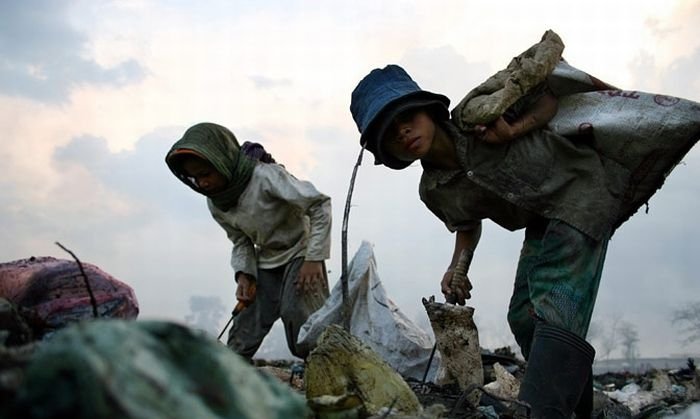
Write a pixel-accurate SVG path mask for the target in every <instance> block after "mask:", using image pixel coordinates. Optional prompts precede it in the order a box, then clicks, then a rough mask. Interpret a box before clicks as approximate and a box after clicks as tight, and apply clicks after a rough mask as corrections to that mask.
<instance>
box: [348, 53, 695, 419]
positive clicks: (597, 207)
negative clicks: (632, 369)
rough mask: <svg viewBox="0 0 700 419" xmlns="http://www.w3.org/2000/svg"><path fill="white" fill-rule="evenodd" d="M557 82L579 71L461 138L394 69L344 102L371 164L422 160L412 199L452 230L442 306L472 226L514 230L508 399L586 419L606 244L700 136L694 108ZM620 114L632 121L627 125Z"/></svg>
mask: <svg viewBox="0 0 700 419" xmlns="http://www.w3.org/2000/svg"><path fill="white" fill-rule="evenodd" d="M557 72H558V73H557ZM562 72H563V73H566V72H569V73H571V72H575V73H576V77H575V79H576V81H577V83H578V84H577V85H576V86H575V89H574V91H573V92H569V94H564V95H562V94H554V93H553V84H554V83H552V85H550V83H549V80H551V78H550V79H548V80H547V81H545V82H543V83H540V84H539V85H538V86H537V87H536V88H533V89H532V90H531V91H529V93H528V94H527V95H525V96H524V97H522V98H521V99H520V100H518V102H517V103H516V104H515V105H513V106H512V107H511V108H509V109H508V111H507V112H505V113H504V114H503V115H502V116H500V117H498V118H497V119H495V120H494V121H493V122H492V123H490V124H488V125H475V126H473V127H471V129H469V130H467V129H463V127H462V125H461V124H459V123H458V122H456V121H455V118H456V115H459V114H458V113H456V111H455V110H453V111H452V119H451V118H450V113H449V112H448V105H449V99H447V98H446V97H445V96H442V95H439V94H435V93H431V92H428V91H424V90H421V89H420V88H419V87H418V85H417V84H416V83H415V82H414V81H413V80H412V79H411V77H410V76H409V75H408V74H407V73H406V72H405V71H404V70H403V69H402V68H401V67H398V66H396V65H389V66H387V67H385V68H383V69H375V70H373V71H372V72H370V73H369V74H368V75H367V76H366V77H365V78H364V79H362V81H360V83H359V84H358V86H357V87H356V88H355V90H354V91H353V93H352V101H351V105H350V110H351V112H352V115H353V118H354V120H355V122H356V124H357V126H358V128H359V131H360V133H361V138H360V142H361V144H362V145H364V146H366V148H367V149H368V150H370V151H371V152H372V153H373V154H374V156H375V159H376V162H377V163H379V164H384V165H386V166H388V167H390V168H392V169H403V168H405V167H407V166H408V165H410V164H411V162H414V161H416V160H420V162H421V165H422V167H423V175H422V178H421V182H420V188H419V189H420V197H421V200H422V201H423V202H424V203H425V205H426V206H427V207H428V208H429V209H430V211H431V212H433V213H434V214H435V215H436V216H437V217H438V218H439V219H440V220H442V221H443V222H444V223H445V225H446V226H447V228H448V229H449V230H450V231H451V232H456V235H455V236H456V239H455V246H454V252H453V254H452V258H451V262H450V264H449V266H448V269H447V272H446V273H445V274H444V275H443V277H442V281H441V288H442V292H443V293H444V294H445V296H446V297H448V301H449V300H450V299H453V300H456V301H457V302H458V303H460V304H464V300H465V298H469V290H470V288H471V284H470V283H469V282H468V281H466V282H459V281H453V280H452V269H453V268H454V266H455V263H456V262H457V260H458V258H459V256H460V254H461V253H462V251H463V250H464V251H466V252H470V253H471V252H473V251H474V249H475V248H476V245H477V243H478V241H479V237H480V234H481V222H482V220H483V219H491V220H492V221H494V222H495V223H497V224H499V225H500V226H502V227H504V228H507V229H509V230H517V229H522V228H524V229H525V241H524V243H523V248H522V252H521V255H520V261H519V265H518V269H517V274H516V278H515V286H514V291H513V295H512V297H511V301H510V305H509V308H508V322H509V325H510V328H511V330H512V332H513V334H514V335H515V338H516V340H517V342H518V344H519V345H520V348H521V350H522V353H523V355H524V356H525V358H526V359H527V360H528V369H527V372H526V375H525V377H524V380H523V382H522V386H521V391H520V395H519V397H520V398H521V399H522V400H524V401H526V402H528V403H529V404H530V405H531V406H532V409H533V410H532V412H533V415H534V417H545V418H555V417H556V418H558V417H562V418H568V417H570V416H571V414H572V413H574V412H575V413H576V414H577V416H579V417H590V412H591V408H592V375H591V364H592V362H593V358H594V355H595V351H594V349H593V347H592V346H591V345H590V344H588V342H586V340H585V337H586V333H587V331H588V327H589V323H590V320H591V314H592V311H593V305H594V302H595V299H596V295H597V292H598V284H599V282H600V275H601V272H602V268H603V261H604V259H605V253H606V249H607V243H608V240H609V238H610V236H611V235H612V233H613V232H614V230H615V229H616V228H617V227H618V226H619V225H620V224H621V223H622V222H624V221H625V220H626V219H627V218H628V217H630V216H631V215H632V214H633V213H634V212H635V211H636V210H637V209H638V208H639V206H640V205H642V204H644V203H645V202H646V201H647V200H648V199H649V197H650V196H651V195H652V194H653V193H654V192H655V191H656V190H657V189H658V188H659V187H660V186H661V184H662V183H663V180H664V178H665V175H667V174H668V172H669V171H670V170H671V169H672V168H673V167H674V166H675V164H677V163H678V161H679V160H680V159H681V158H682V157H683V155H684V154H685V153H686V152H688V150H690V148H691V147H692V146H693V145H694V144H695V143H696V142H697V140H698V138H700V106H699V105H698V104H696V103H693V102H690V101H686V100H681V99H677V98H670V97H667V96H659V95H656V96H655V95H649V94H644V93H638V92H621V91H619V90H614V89H612V88H610V86H607V85H604V84H603V83H602V82H600V81H598V80H597V79H594V78H591V77H590V76H588V75H586V74H585V73H583V72H580V71H577V70H575V69H573V68H572V67H569V66H567V65H566V64H565V63H563V62H562V63H560V64H559V65H558V69H557V70H556V71H555V73H556V74H560V73H562ZM556 74H555V75H556ZM581 80H584V82H581ZM585 80H589V81H590V83H588V84H586V83H585ZM559 81H561V80H559ZM564 84H565V83H564ZM557 86H559V87H561V86H562V84H561V83H560V84H558V85H557ZM577 95H578V96H577ZM611 101H616V102H615V103H612V102H611ZM642 105H643V106H642ZM631 106H636V108H633V109H631V111H630V112H629V113H628V114H630V113H631V114H632V115H633V118H631V119H633V120H635V121H636V122H635V124H634V125H632V124H630V126H624V118H623V117H624V116H625V115H628V114H625V113H624V110H625V109H627V108H626V107H631ZM645 107H646V108H645ZM586 109H593V111H591V112H588V113H586V112H585V110H586ZM606 109H614V111H610V112H618V113H613V114H605V113H606V112H607V111H606ZM581 114H583V117H582V118H577V117H578V116H580V115H581ZM646 117H648V118H649V120H650V122H649V123H648V125H649V126H651V129H646V130H645V129H644V127H643V123H644V121H645V118H646ZM621 121H622V122H621ZM640 121H641V122H640ZM606 124H607V125H606ZM621 124H623V126H620V125H621ZM610 125H612V126H610ZM649 133H653V135H651V134H649ZM647 134H649V135H647ZM469 260H470V259H469Z"/></svg>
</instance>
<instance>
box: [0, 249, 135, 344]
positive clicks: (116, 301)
mask: <svg viewBox="0 0 700 419" xmlns="http://www.w3.org/2000/svg"><path fill="white" fill-rule="evenodd" d="M81 265H82V267H83V269H84V271H85V275H86V276H87V280H88V281H89V283H90V287H91V290H92V293H93V295H94V297H95V302H96V304H97V313H98V316H99V317H110V318H121V319H134V318H136V316H137V315H138V312H139V306H138V302H137V300H136V295H135V294H134V290H133V289H132V288H131V287H130V286H128V285H127V284H125V283H123V282H121V281H119V280H118V279H116V278H114V277H113V276H112V275H110V274H108V273H106V272H104V271H102V270H101V269H100V268H98V267H97V266H95V265H91V264H89V263H81ZM0 297H2V298H5V299H7V300H8V301H10V302H11V303H13V304H15V305H16V306H17V307H19V308H20V309H21V310H22V311H23V314H25V316H26V317H27V318H28V319H29V321H30V322H31V326H32V329H33V330H34V332H35V333H36V334H37V337H41V336H43V335H44V334H46V333H48V332H51V331H53V330H56V329H59V328H62V327H64V326H66V325H67V324H69V323H72V322H75V321H78V320H84V319H91V318H94V314H93V306H92V302H91V297H90V294H89V293H88V291H87V289H86V286H85V279H84V278H83V274H82V272H81V270H80V267H79V265H78V263H76V262H75V261H72V260H63V259H56V258H53V257H31V258H28V259H20V260H15V261H11V262H5V263H0Z"/></svg>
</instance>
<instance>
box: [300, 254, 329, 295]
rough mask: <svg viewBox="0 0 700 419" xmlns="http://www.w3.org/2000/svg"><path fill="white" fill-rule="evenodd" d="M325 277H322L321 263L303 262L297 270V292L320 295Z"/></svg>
mask: <svg viewBox="0 0 700 419" xmlns="http://www.w3.org/2000/svg"><path fill="white" fill-rule="evenodd" d="M325 282H326V277H325V276H324V275H323V262H315V261H310V260H307V261H304V263H303V264H302V265H301V268H300V269H299V277H298V278H297V283H296V287H297V291H302V292H306V293H321V291H322V290H323V288H324V287H325Z"/></svg>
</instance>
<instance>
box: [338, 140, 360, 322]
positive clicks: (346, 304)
mask: <svg viewBox="0 0 700 419" xmlns="http://www.w3.org/2000/svg"><path fill="white" fill-rule="evenodd" d="M364 151H365V146H364V145H363V146H362V149H360V154H359V155H358V156H357V163H355V167H354V168H353V169H352V177H351V178H350V187H349V188H348V196H347V198H346V199H345V212H344V213H343V227H342V231H341V247H342V250H341V252H342V255H341V257H342V261H341V263H342V265H343V266H342V273H341V275H340V283H341V285H342V290H343V328H344V329H345V330H346V331H348V332H349V331H350V316H351V315H352V311H351V307H350V297H349V296H348V293H349V291H348V218H350V202H351V201H352V191H353V189H354V188H355V177H356V176H357V168H358V167H360V164H361V163H362V153H363V152H364Z"/></svg>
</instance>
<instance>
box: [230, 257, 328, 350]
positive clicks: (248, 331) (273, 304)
mask: <svg viewBox="0 0 700 419" xmlns="http://www.w3.org/2000/svg"><path fill="white" fill-rule="evenodd" d="M303 262H304V259H303V258H296V259H293V260H292V261H290V262H289V263H287V264H286V265H283V266H280V267H277V268H273V269H258V277H257V279H256V286H257V289H256V295H255V301H254V302H253V304H251V305H250V306H248V307H247V308H246V309H245V310H243V311H242V312H240V314H238V316H236V318H235V319H234V320H233V325H232V326H231V330H229V334H228V342H227V345H228V347H229V348H231V349H233V350H234V351H235V352H236V353H238V354H239V355H241V356H243V357H245V358H248V359H250V358H252V357H253V355H254V354H255V352H257V350H258V348H260V345H261V344H262V341H263V339H264V338H265V336H267V334H268V333H269V332H270V329H271V328H272V325H273V324H274V323H275V321H277V319H279V318H281V319H282V323H283V324H284V331H285V335H286V338H287V346H288V347H289V350H290V351H291V353H292V354H293V355H294V356H297V357H299V358H306V356H307V355H308V354H309V352H310V351H311V349H313V348H310V347H308V346H301V345H297V336H298V335H299V330H300V329H301V326H302V325H303V324H304V323H305V322H306V320H307V319H308V318H309V316H310V315H311V314H312V313H313V312H315V311H316V310H318V309H319V308H321V306H323V303H324V302H325V301H326V298H328V279H327V278H325V280H324V282H323V286H322V287H321V289H319V290H316V292H315V293H306V292H302V291H298V290H297V289H296V283H297V279H298V276H299V269H300V268H301V265H302V264H303ZM324 272H325V267H324Z"/></svg>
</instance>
